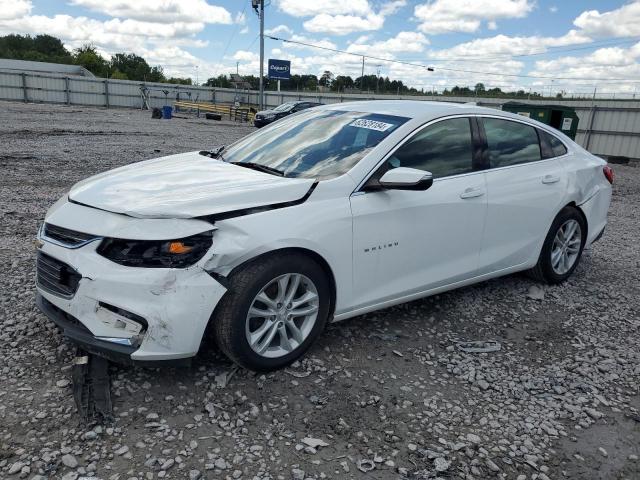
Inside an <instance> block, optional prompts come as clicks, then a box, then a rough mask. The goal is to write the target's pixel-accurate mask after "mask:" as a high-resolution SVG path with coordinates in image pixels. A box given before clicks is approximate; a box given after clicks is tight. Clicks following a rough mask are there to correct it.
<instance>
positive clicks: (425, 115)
mask: <svg viewBox="0 0 640 480" xmlns="http://www.w3.org/2000/svg"><path fill="white" fill-rule="evenodd" d="M320 108H321V109H324V110H351V111H357V112H365V113H378V114H384V115H396V116H399V117H408V118H412V119H418V120H423V121H428V120H430V119H433V118H438V117H442V116H445V115H465V114H466V115H469V114H471V115H473V114H485V115H486V114H490V115H499V116H504V117H508V118H517V119H519V120H523V119H526V118H525V117H522V116H518V115H516V114H513V113H509V112H503V111H502V110H497V109H495V108H487V107H478V106H477V105H475V104H470V103H453V102H433V101H427V100H425V101H422V100H363V101H356V102H344V103H332V104H330V105H324V106H322V107H320ZM530 123H533V122H530Z"/></svg>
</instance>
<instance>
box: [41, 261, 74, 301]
mask: <svg viewBox="0 0 640 480" xmlns="http://www.w3.org/2000/svg"><path fill="white" fill-rule="evenodd" d="M80 278H82V275H80V274H79V273H78V272H76V271H75V270H74V269H73V268H71V267H70V266H69V265H67V264H66V263H64V262H61V261H60V260H56V259H55V258H53V257H51V256H50V255H47V254H46V253H42V252H38V257H37V259H36V282H37V284H38V286H39V287H40V288H42V289H43V290H45V291H47V292H49V293H53V294H54V295H58V296H61V297H65V298H71V297H73V295H74V294H75V293H76V290H77V289H78V283H79V282H80Z"/></svg>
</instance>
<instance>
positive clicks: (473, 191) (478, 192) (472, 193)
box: [460, 187, 484, 199]
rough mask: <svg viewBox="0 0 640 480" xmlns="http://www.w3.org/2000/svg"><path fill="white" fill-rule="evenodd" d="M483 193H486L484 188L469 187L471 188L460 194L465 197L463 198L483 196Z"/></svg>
mask: <svg viewBox="0 0 640 480" xmlns="http://www.w3.org/2000/svg"><path fill="white" fill-rule="evenodd" d="M482 195H484V188H479V187H469V188H466V189H465V190H464V191H463V192H462V193H461V194H460V198H463V199H467V198H476V197H481V196H482Z"/></svg>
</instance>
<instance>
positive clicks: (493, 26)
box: [487, 20, 498, 30]
mask: <svg viewBox="0 0 640 480" xmlns="http://www.w3.org/2000/svg"><path fill="white" fill-rule="evenodd" d="M487 28H488V29H489V30H497V29H498V24H497V23H496V22H495V21H493V20H491V21H490V22H488V23H487Z"/></svg>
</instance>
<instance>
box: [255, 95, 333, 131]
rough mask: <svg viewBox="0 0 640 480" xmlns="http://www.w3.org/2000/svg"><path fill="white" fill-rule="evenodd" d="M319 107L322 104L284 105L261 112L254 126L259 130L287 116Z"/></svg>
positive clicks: (288, 103)
mask: <svg viewBox="0 0 640 480" xmlns="http://www.w3.org/2000/svg"><path fill="white" fill-rule="evenodd" d="M318 105H322V103H318V102H307V101H299V102H287V103H283V104H282V105H279V106H277V107H276V108H274V109H272V110H262V111H261V112H258V113H256V116H255V118H254V120H253V124H254V125H255V126H256V127H258V128H260V127H264V126H265V125H269V124H270V123H272V122H275V121H276V120H278V119H279V118H282V117H286V116H287V115H291V114H292V113H295V112H299V111H301V110H306V109H307V108H311V107H317V106H318Z"/></svg>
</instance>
